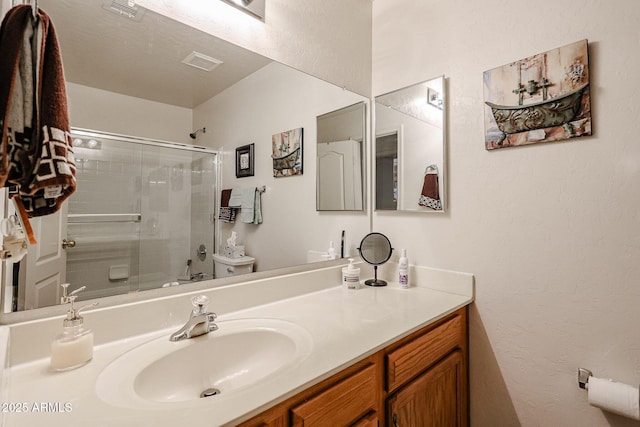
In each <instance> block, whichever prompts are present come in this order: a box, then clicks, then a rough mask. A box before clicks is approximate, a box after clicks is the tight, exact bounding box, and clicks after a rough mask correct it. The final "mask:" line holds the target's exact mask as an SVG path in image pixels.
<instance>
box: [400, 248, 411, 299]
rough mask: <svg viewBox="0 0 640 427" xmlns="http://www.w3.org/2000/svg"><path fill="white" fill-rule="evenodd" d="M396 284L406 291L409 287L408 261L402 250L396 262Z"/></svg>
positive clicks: (405, 251) (404, 251)
mask: <svg viewBox="0 0 640 427" xmlns="http://www.w3.org/2000/svg"><path fill="white" fill-rule="evenodd" d="M398 282H400V287H401V288H403V289H406V288H408V287H409V260H408V259H407V250H406V249H403V250H402V255H400V260H399V261H398Z"/></svg>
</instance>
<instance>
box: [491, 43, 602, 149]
mask: <svg viewBox="0 0 640 427" xmlns="http://www.w3.org/2000/svg"><path fill="white" fill-rule="evenodd" d="M484 94H485V147H486V149H487V150H493V149H496V148H504V147H513V146H518V145H528V144H535V143H538V142H551V141H562V140H565V139H569V138H575V137H578V136H584V135H591V108H590V106H591V103H590V96H589V61H588V53H587V40H581V41H579V42H576V43H573V44H570V45H567V46H563V47H561V48H558V49H554V50H551V51H548V52H545V53H541V54H538V55H534V56H531V57H528V58H524V59H521V60H519V61H515V62H512V63H510V64H507V65H505V66H502V67H499V68H495V69H493V70H489V71H486V72H485V73H484Z"/></svg>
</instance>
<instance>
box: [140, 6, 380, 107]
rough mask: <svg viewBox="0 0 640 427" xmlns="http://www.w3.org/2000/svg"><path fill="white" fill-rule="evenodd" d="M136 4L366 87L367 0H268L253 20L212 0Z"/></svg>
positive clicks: (358, 88)
mask: <svg viewBox="0 0 640 427" xmlns="http://www.w3.org/2000/svg"><path fill="white" fill-rule="evenodd" d="M136 3H137V4H139V5H141V6H143V7H147V8H149V9H151V10H153V11H155V12H158V13H161V14H163V15H166V16H169V17H171V18H173V19H176V20H178V21H181V22H184V23H185V24H188V25H191V26H193V27H195V28H198V29H200V30H202V31H205V32H207V33H210V34H213V35H215V36H218V37H221V38H223V39H225V40H227V41H230V42H232V43H235V44H237V45H239V46H242V47H244V48H247V49H249V50H252V51H254V52H256V53H259V54H261V55H264V56H266V57H268V58H271V59H273V60H275V61H278V62H282V63H283V64H286V65H289V66H292V67H294V68H297V69H299V70H301V71H304V72H306V73H309V74H311V75H313V76H316V77H319V78H321V79H324V80H327V81H329V82H331V83H333V84H336V85H338V86H340V87H346V88H347V89H349V90H351V91H353V92H356V93H359V94H361V95H365V96H369V94H370V91H371V0H348V1H345V0H321V1H320V0H295V1H291V0H268V1H267V2H266V18H265V21H264V22H262V21H259V20H258V19H255V18H252V17H250V16H249V15H247V14H245V13H243V12H241V11H239V10H237V9H235V8H234V7H232V6H229V5H228V4H225V3H223V2H221V1H215V0H189V1H183V0H138V1H136Z"/></svg>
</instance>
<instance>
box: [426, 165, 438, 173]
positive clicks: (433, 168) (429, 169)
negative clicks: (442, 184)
mask: <svg viewBox="0 0 640 427" xmlns="http://www.w3.org/2000/svg"><path fill="white" fill-rule="evenodd" d="M429 172H435V173H436V174H439V172H438V166H437V165H429V166H427V168H426V169H425V170H424V174H425V175H426V174H428V173H429Z"/></svg>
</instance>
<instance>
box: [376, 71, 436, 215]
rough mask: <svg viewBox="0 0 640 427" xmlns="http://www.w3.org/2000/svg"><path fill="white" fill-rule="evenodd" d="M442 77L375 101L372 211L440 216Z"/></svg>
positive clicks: (394, 92) (387, 94) (388, 94)
mask: <svg viewBox="0 0 640 427" xmlns="http://www.w3.org/2000/svg"><path fill="white" fill-rule="evenodd" d="M445 111H446V87H445V78H444V77H437V78H435V79H431V80H428V81H425V82H422V83H418V84H415V85H412V86H409V87H405V88H403V89H399V90H395V91H393V92H389V93H386V94H384V95H380V96H376V97H375V123H376V125H375V133H376V137H375V180H374V181H375V209H376V210H377V211H411V212H444V209H445V201H446V199H445V196H446V191H445V190H446V185H445V184H446V182H445V178H446V173H445V172H446V171H445V165H446V160H445V153H446V149H445V147H446V144H445Z"/></svg>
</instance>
